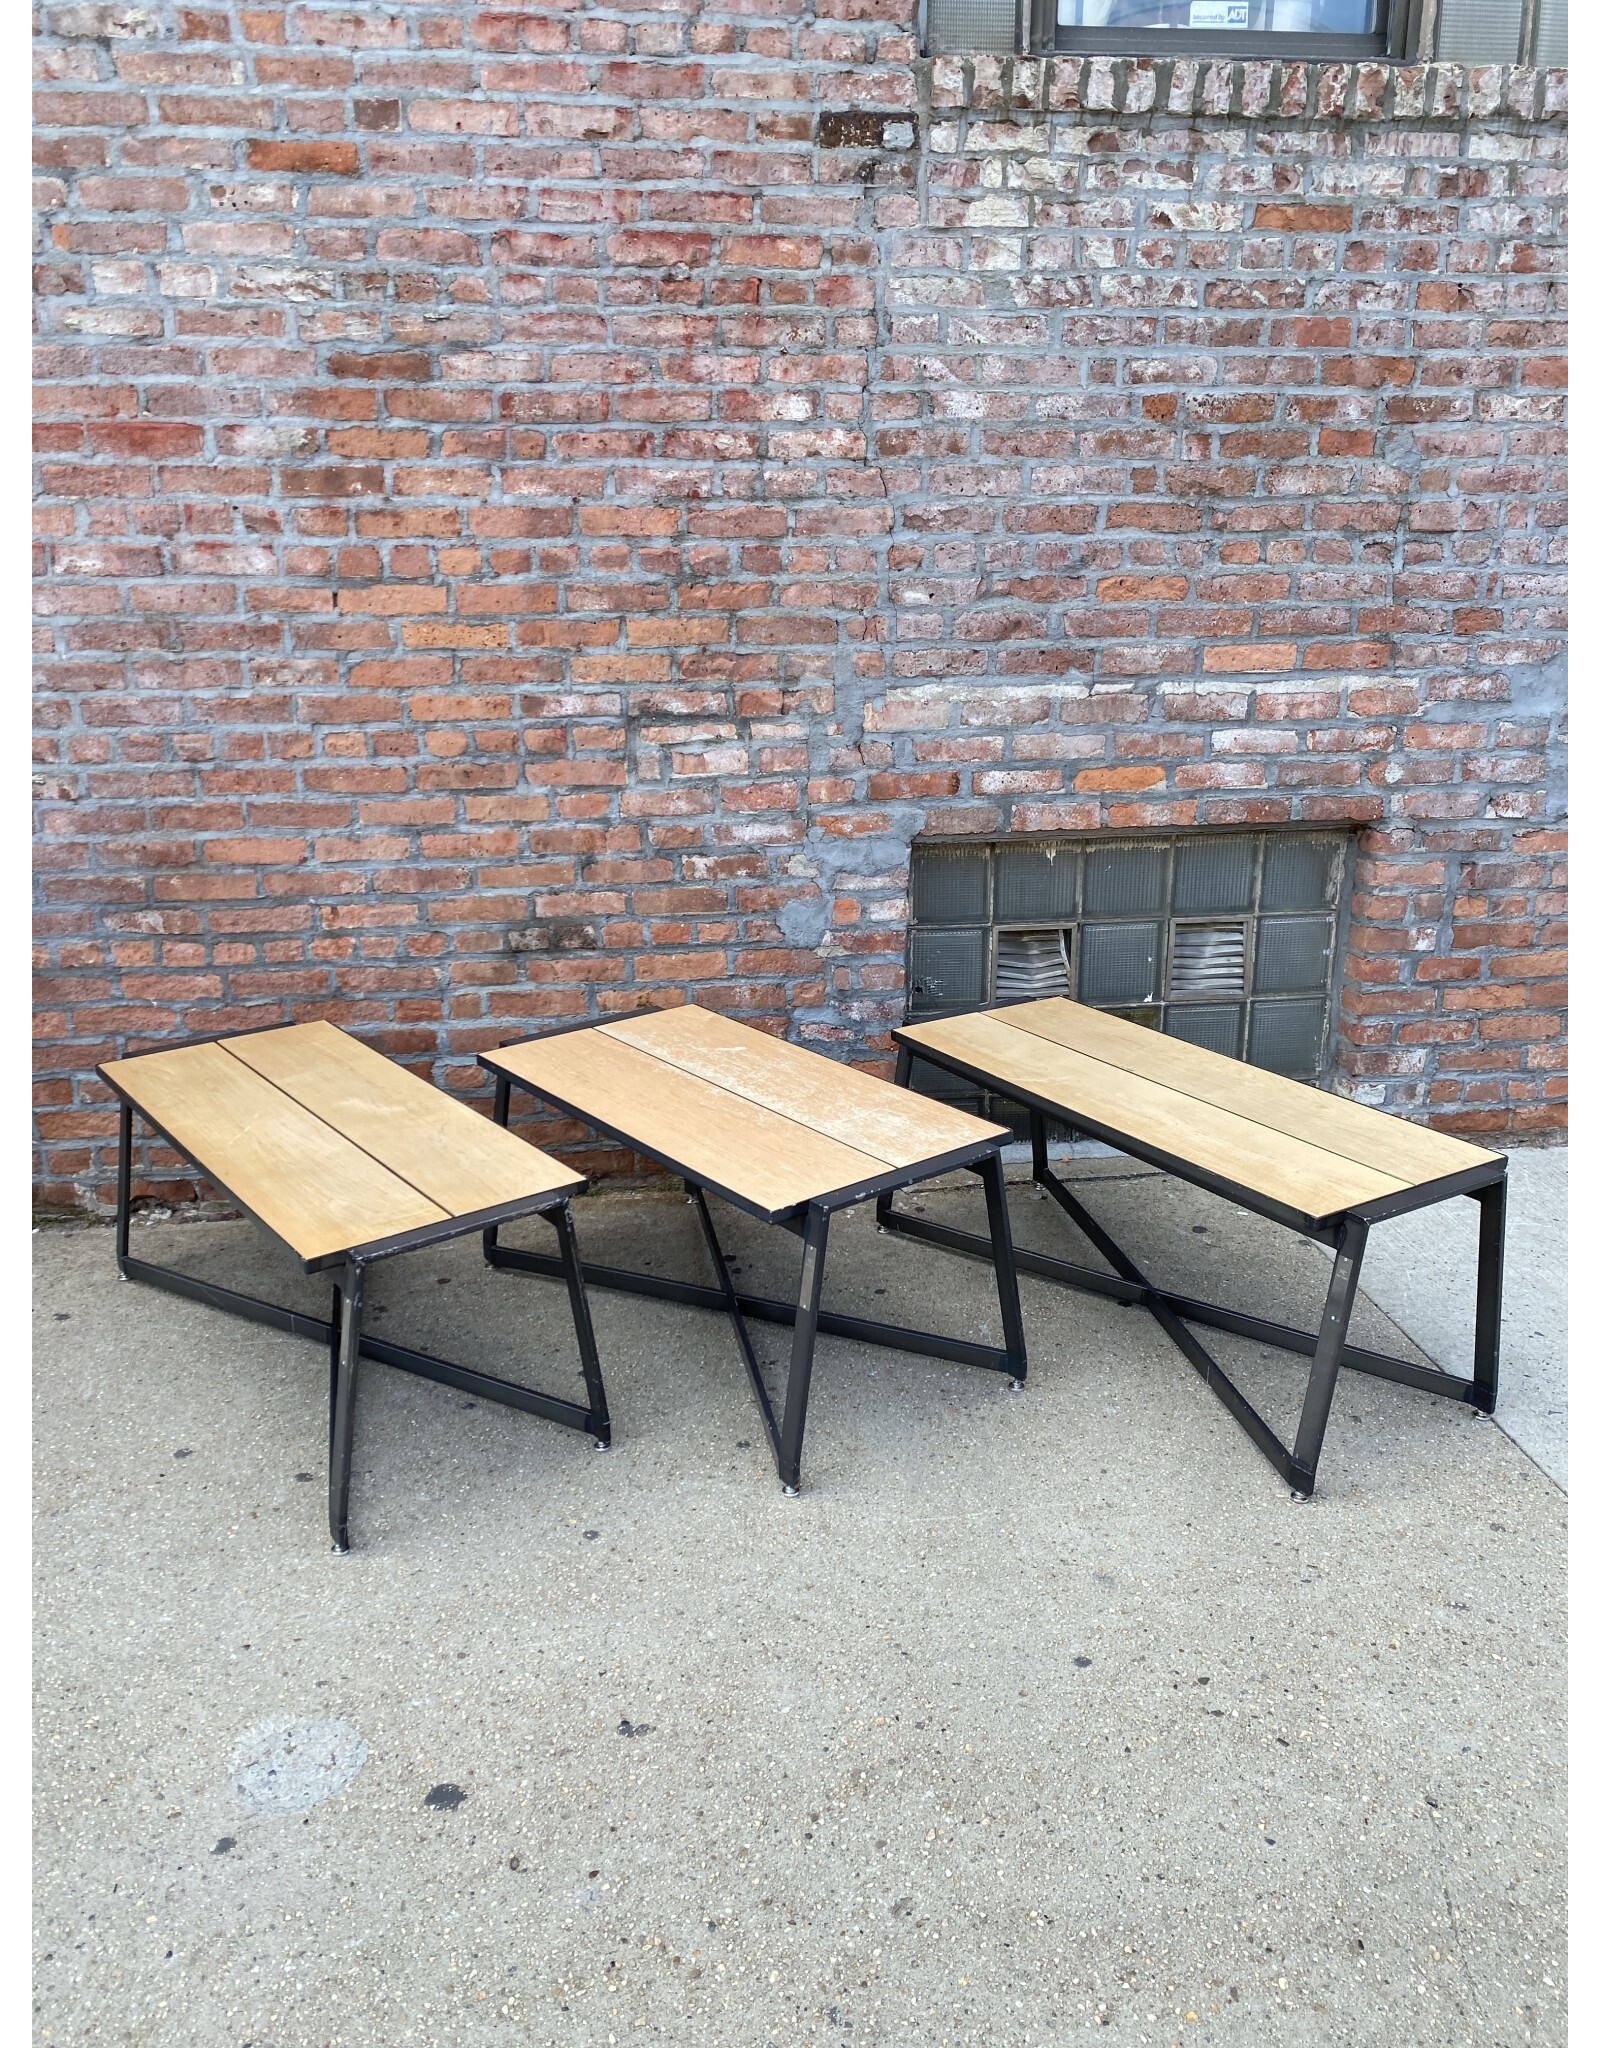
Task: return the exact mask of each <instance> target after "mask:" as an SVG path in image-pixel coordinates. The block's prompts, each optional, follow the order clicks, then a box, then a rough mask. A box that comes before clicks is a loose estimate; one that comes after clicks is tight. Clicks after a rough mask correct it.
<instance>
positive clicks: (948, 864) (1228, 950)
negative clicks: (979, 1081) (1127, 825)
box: [906, 832, 1350, 1124]
mask: <svg viewBox="0 0 1600 2048" xmlns="http://www.w3.org/2000/svg"><path fill="white" fill-rule="evenodd" d="M1349 844H1350V842H1349V838H1348V835H1346V834H1344V833H1342V832H1305V833H1300V832H1186V833H1173V834H1171V835H1170V836H1164V837H1161V838H1155V837H1146V838H1139V839H1116V838H1112V837H1109V836H1107V835H1105V834H1100V833H1097V834H1095V835H1094V836H1093V837H1090V838H1078V839H1065V838H1063V839H1048V840H1040V839H1016V840H1004V839H1002V840H997V841H994V842H992V843H988V844H983V843H979V844H972V843H971V842H968V843H965V844H954V845H930V846H918V847H913V849H912V854H911V931H910V938H909V959H908V968H909V974H908V993H907V1002H906V1020H907V1022H908V1023H915V1022H917V1021H918V1020H920V1019H922V1018H927V1017H941V1016H949V1015H950V1014H952V1013H953V1012H956V1011H960V1010H976V1009H985V1008H988V1007H990V1006H992V1005H996V1004H1001V1003H1022V1002H1035V1001H1037V1000H1038V999H1039V998H1041V997H1044V996H1069V997H1071V998H1072V999H1074V1000H1075V1001H1077V1002H1080V1003H1088V1004H1091V1005H1092V1006H1093V1007H1094V1008H1095V1009H1100V1010H1109V1011H1111V1012H1112V1013H1113V1014H1114V1015H1116V1016H1120V1017H1127V1018H1129V1019H1131V1020H1132V1021H1133V1022H1134V1023H1137V1024H1144V1025H1147V1026H1148V1027H1149V1028H1150V1029H1151V1030H1153V1031H1165V1032H1167V1033H1169V1034H1170V1035H1171V1036H1172V1037H1174V1038H1182V1039H1186V1040H1187V1041H1188V1042H1189V1043H1190V1044H1192V1045H1203V1046H1207V1047H1209V1048H1210V1049H1211V1051H1213V1052H1221V1053H1229V1054H1231V1055H1233V1057H1234V1058H1236V1059H1244V1060H1248V1061H1250V1062H1251V1063H1252V1064H1254V1065H1256V1066H1260V1067H1270V1068H1271V1069H1272V1070H1273V1072H1274V1073H1279V1074H1289V1075H1293V1076H1294V1077H1295V1078H1296V1079H1298V1080H1303V1081H1317V1080H1319V1079H1320V1078H1321V1075H1322V1072H1323V1069H1324V1065H1325V1062H1326V1056H1327V1045H1328V1027H1329V1010H1330V1006H1331V1001H1332V992H1333V968H1334V942H1335V934H1336V929H1337V922H1338V915H1339V906H1340V902H1341V900H1342V897H1343V892H1344V887H1345V876H1346V869H1347V866H1348V849H1349ZM913 1079H914V1082H915V1085H916V1086H918V1087H919V1088H925V1089H927V1090H928V1092H930V1093H933V1094H938V1095H941V1096H944V1097H946V1098H948V1099H949V1100H951V1101H957V1102H960V1103H961V1104H962V1105H963V1106H964V1107H967V1108H972V1109H975V1110H977V1111H979V1113H981V1114H985V1115H990V1116H993V1117H995V1118H996V1120H997V1121H1000V1122H1010V1123H1013V1124H1015V1123H1016V1122H1017V1118H1018V1114H1019V1113H1018V1112H1017V1111H1016V1109H1015V1107H1014V1105H1013V1106H1010V1107H1008V1106H1006V1105H1004V1104H1002V1103H1000V1102H995V1103H992V1104H990V1103H986V1102H983V1101H982V1100H981V1099H980V1098H979V1096H978V1094H977V1092H976V1091H974V1090H972V1089H971V1088H969V1087H966V1086H965V1084H963V1083H961V1082H959V1081H957V1080H956V1079H955V1078H954V1077H953V1076H950V1075H946V1074H939V1073H937V1072H936V1071H935V1070H934V1069H933V1068H931V1067H927V1066H924V1065H921V1064H920V1063H919V1064H917V1065H916V1066H914V1068H913Z"/></svg>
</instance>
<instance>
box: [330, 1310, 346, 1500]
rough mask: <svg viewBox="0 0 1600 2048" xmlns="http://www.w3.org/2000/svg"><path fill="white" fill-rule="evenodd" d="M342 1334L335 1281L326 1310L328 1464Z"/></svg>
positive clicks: (331, 1446) (336, 1409)
mask: <svg viewBox="0 0 1600 2048" xmlns="http://www.w3.org/2000/svg"><path fill="white" fill-rule="evenodd" d="M343 1334H344V1290H343V1288H341V1287H340V1286H339V1284H338V1282H337V1281H335V1283H334V1289H333V1306H332V1308H331V1309H330V1310H329V1312H328V1464H329V1467H330V1469H331V1468H332V1465H333V1422H334V1417H335V1416H336V1415H337V1414H338V1412H339V1344H340V1341H341V1339H342V1337H343Z"/></svg>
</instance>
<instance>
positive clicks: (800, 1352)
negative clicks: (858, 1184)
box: [778, 1209, 828, 1493]
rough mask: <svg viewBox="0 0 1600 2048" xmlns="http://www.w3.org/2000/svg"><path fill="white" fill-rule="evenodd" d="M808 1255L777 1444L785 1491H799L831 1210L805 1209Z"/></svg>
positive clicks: (802, 1272) (797, 1304) (803, 1264)
mask: <svg viewBox="0 0 1600 2048" xmlns="http://www.w3.org/2000/svg"><path fill="white" fill-rule="evenodd" d="M805 1247H806V1248H805V1255H804V1257H803V1258H802V1260H801V1262H800V1293H799V1296H798V1298H797V1300H796V1302H795V1316H794V1342H793V1344H792V1345H791V1346H790V1350H789V1384H788V1387H787V1388H786V1389H785V1392H784V1397H783V1438H782V1441H781V1442H780V1443H779V1445H778V1477H779V1478H780V1479H781V1480H782V1481H783V1486H784V1491H785V1492H786V1493H798V1492H799V1491H800V1446H801V1443H802V1441H803V1440H804V1437H805V1433H806V1403H807V1401H808V1399H809V1398H810V1394H811V1358H812V1353H813V1352H814V1351H815V1350H816V1345H817V1315H818V1312H819V1310H820V1309H821V1307H822V1269H823V1265H824V1263H825V1262H826V1259H827V1255H828V1213H827V1211H826V1210H825V1209H808V1210H807V1211H806V1235H805Z"/></svg>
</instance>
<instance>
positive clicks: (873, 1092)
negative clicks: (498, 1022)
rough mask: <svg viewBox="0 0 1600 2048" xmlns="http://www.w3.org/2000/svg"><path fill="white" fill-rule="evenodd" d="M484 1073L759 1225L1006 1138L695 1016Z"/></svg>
mask: <svg viewBox="0 0 1600 2048" xmlns="http://www.w3.org/2000/svg"><path fill="white" fill-rule="evenodd" d="M486 1064H488V1065H490V1066H491V1067H493V1068H496V1069H499V1070H503V1071H504V1072H506V1073H509V1074H513V1075H515V1076H516V1078H517V1079H518V1080H521V1081H525V1082H527V1083H528V1084H529V1085H530V1086H531V1087H533V1088H534V1089H535V1090H536V1091H537V1092H539V1093H541V1094H545V1095H547V1096H548V1097H549V1098H550V1099H552V1100H554V1101H557V1102H559V1103H563V1104H565V1105H566V1106H567V1107H568V1108H570V1109H571V1110H573V1111H574V1112H575V1113H576V1114H577V1115H579V1116H581V1117H584V1118H585V1119H586V1120H588V1121H590V1122H593V1123H594V1124H596V1125H597V1126H598V1127H599V1128H601V1129H604V1130H609V1131H613V1132H615V1133H616V1134H617V1135H618V1136H619V1137H620V1138H622V1139H623V1140H624V1141H625V1142H626V1143H628V1144H631V1145H633V1146H635V1147H636V1148H637V1149H638V1150H639V1151H640V1152H642V1153H645V1154H647V1155H648V1156H649V1157H651V1158H653V1159H658V1160H660V1161H661V1162H662V1163H663V1164H664V1165H666V1166H669V1167H671V1168H672V1169H673V1171H674V1172H678V1173H682V1174H683V1175H684V1177H685V1178H686V1179H689V1180H693V1181H697V1182H699V1183H701V1184H702V1185H704V1186H708V1187H714V1188H718V1189H720V1190H722V1191H724V1192H726V1193H728V1194H731V1195H732V1196H733V1197H734V1198H735V1199H736V1200H740V1201H743V1202H746V1203H747V1204H749V1205H750V1206H751V1207H752V1208H754V1209H757V1210H759V1211H760V1212H761V1213H762V1214H764V1215H767V1216H769V1217H770V1216H778V1215H783V1214H786V1213H787V1212H789V1211H790V1210H793V1209H797V1208H800V1207H802V1206H804V1205H805V1204H806V1203H808V1202H813V1201H817V1200H820V1199H822V1198H823V1197H825V1196H827V1195H832V1194H838V1193H840V1192H842V1191H843V1190H845V1189H848V1188H851V1187H856V1186H859V1185H861V1184H862V1183H864V1182H871V1181H877V1180H881V1179H882V1178H883V1177H884V1176H885V1175H886V1174H889V1173H892V1172H895V1171H897V1170H899V1169H901V1168H903V1167H910V1166H917V1165H920V1164H922V1163H923V1162H924V1161H928V1160H937V1159H940V1158H943V1157H945V1156H947V1155H949V1154H951V1153H954V1152H961V1151H966V1150H969V1149H970V1148H973V1147H977V1146H985V1145H991V1144H993V1143H994V1142H995V1141H996V1140H997V1139H1003V1138H1004V1137H1005V1135H1006V1133H1005V1131H1004V1129H1003V1128H1002V1127H1001V1126H1000V1125H998V1124H991V1123H985V1122H984V1121H983V1120H982V1119H980V1118H978V1117H973V1116H968V1115H967V1114H966V1113H965V1112H964V1111H962V1110H955V1109H950V1108H948V1107H947V1106H945V1105H944V1104H941V1103H935V1102H929V1101H927V1100H926V1098H923V1097H917V1096H911V1095H908V1093H907V1091H906V1090H904V1089H901V1088H896V1087H895V1086H894V1085H893V1084H892V1083H891V1082H888V1081H881V1080H879V1079H877V1078H876V1076H874V1075H871V1074H862V1073H859V1072H858V1071H856V1070H855V1069H854V1068H851V1067H847V1066H845V1065H843V1064H842V1063H841V1062H840V1061H838V1060H831V1059H828V1058H826V1057H824V1055H822V1054H821V1053H814V1052H810V1051H808V1050H807V1049H806V1048H805V1047H803V1046H797V1045H789V1044H787V1043H785V1042H784V1041H783V1040H781V1039H777V1038H773V1037H771V1036H769V1035H768V1034H767V1033H765V1032H761V1031H755V1030H752V1029H751V1027H750V1026H749V1025H746V1024H739V1023H736V1022H734V1021H733V1020H732V1019H731V1018H727V1017H723V1016H720V1015H719V1014H717V1013H716V1012H715V1011H711V1010H704V1009H701V1008H700V1007H699V1006H698V1005H695V1004H686V1005H683V1006H681V1007H679V1008H675V1009H671V1010H665V1011H653V1012H650V1013H647V1014H642V1015H639V1016H634V1017H626V1018H618V1019H616V1020H615V1021H614V1022H611V1023H607V1024H600V1025H596V1026H594V1027H592V1028H591V1029H588V1030H582V1031H569V1032H562V1033H557V1034H555V1035H553V1036H552V1037H549V1038H534V1039H527V1040H525V1041H523V1042H522V1043H521V1044H519V1045H509V1046H503V1047H502V1048H501V1049H500V1051H498V1052H497V1053H495V1054H493V1055H492V1056H491V1057H490V1058H489V1059H488V1060H487V1062H486Z"/></svg>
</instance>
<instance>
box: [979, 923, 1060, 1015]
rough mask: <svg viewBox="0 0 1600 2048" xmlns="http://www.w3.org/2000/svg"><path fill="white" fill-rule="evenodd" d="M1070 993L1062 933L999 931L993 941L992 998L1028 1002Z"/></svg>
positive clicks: (1012, 1001) (1008, 1001) (1002, 1000)
mask: <svg viewBox="0 0 1600 2048" xmlns="http://www.w3.org/2000/svg"><path fill="white" fill-rule="evenodd" d="M1071 993H1072V974H1071V967H1070V963H1069V960H1068V955H1067V935H1066V933H1065V932H1064V931H1049V932H1001V933H1000V934H999V935H998V937H997V939H996V941H995V956H994V999H995V1001H996V1002H997V1003H1029V1002H1034V1001H1037V1000H1038V998H1039V997H1041V996H1065V995H1070V994H1071Z"/></svg>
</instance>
